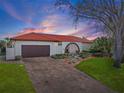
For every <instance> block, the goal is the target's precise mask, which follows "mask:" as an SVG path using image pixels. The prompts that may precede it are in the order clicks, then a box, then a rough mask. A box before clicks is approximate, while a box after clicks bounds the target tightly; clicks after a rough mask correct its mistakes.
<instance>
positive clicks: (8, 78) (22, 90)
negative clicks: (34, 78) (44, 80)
mask: <svg viewBox="0 0 124 93" xmlns="http://www.w3.org/2000/svg"><path fill="white" fill-rule="evenodd" d="M0 93H35V90H34V88H33V85H32V83H31V81H30V79H29V77H28V75H27V72H26V70H25V67H24V65H22V64H0Z"/></svg>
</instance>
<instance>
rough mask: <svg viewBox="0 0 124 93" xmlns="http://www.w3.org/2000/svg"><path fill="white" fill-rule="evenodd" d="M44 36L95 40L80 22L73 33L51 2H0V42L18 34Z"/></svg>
mask: <svg viewBox="0 0 124 93" xmlns="http://www.w3.org/2000/svg"><path fill="white" fill-rule="evenodd" d="M30 32H36V33H48V34H63V35H78V36H85V37H87V38H89V39H92V38H95V37H96V36H97V35H99V34H100V33H96V32H95V28H94V26H93V24H92V23H91V24H88V23H86V22H81V23H80V24H79V26H78V27H77V29H75V26H74V24H73V19H72V17H70V15H69V14H68V12H67V11H64V12H63V11H61V10H59V9H57V8H56V7H55V6H54V0H0V38H5V37H12V36H14V35H18V34H22V33H30Z"/></svg>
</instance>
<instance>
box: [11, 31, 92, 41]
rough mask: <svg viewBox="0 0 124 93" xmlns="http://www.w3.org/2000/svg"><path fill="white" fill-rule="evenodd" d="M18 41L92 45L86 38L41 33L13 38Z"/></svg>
mask: <svg viewBox="0 0 124 93" xmlns="http://www.w3.org/2000/svg"><path fill="white" fill-rule="evenodd" d="M11 39H12V40H16V41H54V42H62V41H63V42H82V43H91V41H89V40H87V39H86V38H80V37H75V36H68V35H52V34H40V33H28V34H23V35H19V36H16V37H13V38H11Z"/></svg>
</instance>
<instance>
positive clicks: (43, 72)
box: [24, 57, 113, 93]
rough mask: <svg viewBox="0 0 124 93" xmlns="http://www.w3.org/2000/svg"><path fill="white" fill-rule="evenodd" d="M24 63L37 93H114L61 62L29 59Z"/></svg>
mask: <svg viewBox="0 0 124 93" xmlns="http://www.w3.org/2000/svg"><path fill="white" fill-rule="evenodd" d="M24 63H25V65H26V69H27V71H28V72H29V76H30V78H31V80H32V82H33V84H34V87H35V89H36V92H37V93H113V92H112V91H111V90H110V89H108V88H107V87H105V86H103V85H102V84H100V83H99V82H98V81H96V80H94V79H92V78H90V77H89V76H87V75H86V74H84V73H82V72H80V71H78V70H76V69H75V68H74V67H72V66H70V65H69V64H65V63H64V62H61V61H60V60H55V59H52V58H47V57H46V58H28V59H24Z"/></svg>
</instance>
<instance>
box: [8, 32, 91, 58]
mask: <svg viewBox="0 0 124 93" xmlns="http://www.w3.org/2000/svg"><path fill="white" fill-rule="evenodd" d="M11 40H12V41H13V48H7V52H8V53H6V54H7V55H6V57H8V58H7V59H15V58H16V57H18V56H20V57H23V58H27V57H46V56H51V55H55V54H64V53H65V52H68V53H76V52H80V51H82V50H86V49H88V48H89V46H90V44H91V41H89V40H87V39H86V38H79V37H75V36H67V35H52V34H40V33H29V34H24V35H20V36H16V37H13V38H11ZM12 51H13V53H11V52H12ZM11 55H12V56H13V57H11Z"/></svg>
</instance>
